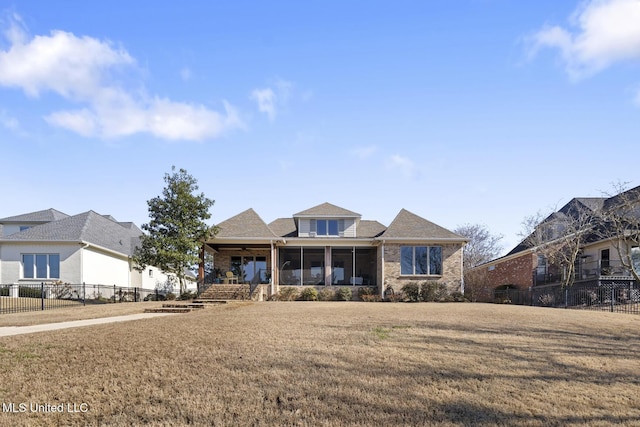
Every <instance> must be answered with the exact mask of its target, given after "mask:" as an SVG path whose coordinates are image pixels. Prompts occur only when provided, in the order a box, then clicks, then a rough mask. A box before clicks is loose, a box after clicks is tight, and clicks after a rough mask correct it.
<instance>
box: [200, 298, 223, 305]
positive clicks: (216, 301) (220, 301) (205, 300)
mask: <svg viewBox="0 0 640 427" xmlns="http://www.w3.org/2000/svg"><path fill="white" fill-rule="evenodd" d="M193 302H195V303H198V304H226V303H227V302H229V301H228V300H226V299H208V298H198V299H196V300H193Z"/></svg>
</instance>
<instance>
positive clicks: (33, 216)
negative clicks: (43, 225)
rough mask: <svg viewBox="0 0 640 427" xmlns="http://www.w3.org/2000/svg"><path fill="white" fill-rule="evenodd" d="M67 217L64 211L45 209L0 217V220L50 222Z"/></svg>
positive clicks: (4, 221) (6, 221)
mask: <svg viewBox="0 0 640 427" xmlns="http://www.w3.org/2000/svg"><path fill="white" fill-rule="evenodd" d="M64 218H69V215H67V214H66V213H63V212H60V211H58V210H55V209H45V210H42V211H36V212H30V213H26V214H22V215H15V216H9V217H6V218H2V219H0V222H3V223H8V222H30V223H34V222H51V221H58V220H60V219H64Z"/></svg>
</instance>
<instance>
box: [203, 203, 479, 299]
mask: <svg viewBox="0 0 640 427" xmlns="http://www.w3.org/2000/svg"><path fill="white" fill-rule="evenodd" d="M218 228H219V232H218V233H217V234H216V236H215V237H213V238H211V239H209V240H208V241H207V242H206V243H205V248H204V249H205V250H204V251H203V253H207V254H209V256H211V254H212V257H213V266H210V268H209V269H208V271H215V272H216V273H217V274H216V275H220V274H222V276H223V277H222V280H224V276H225V275H226V273H227V272H230V273H229V274H230V275H231V276H233V277H236V278H238V281H239V282H241V283H252V284H269V286H267V288H268V289H269V292H268V294H271V295H273V294H275V293H277V292H278V290H279V288H280V287H281V286H371V287H377V288H378V290H379V292H380V294H381V295H384V293H385V291H386V290H388V289H393V290H395V291H399V290H401V288H402V286H403V285H404V284H406V283H409V282H419V281H437V282H442V283H446V284H447V287H448V289H449V291H450V292H456V291H457V292H462V291H463V290H464V284H463V280H462V250H463V249H462V248H463V246H464V245H465V243H466V242H467V239H465V238H464V237H462V236H459V235H457V234H455V233H453V232H451V231H449V230H447V229H445V228H443V227H440V226H438V225H436V224H434V223H432V222H430V221H427V220H426V219H424V218H421V217H419V216H417V215H415V214H413V213H411V212H409V211H407V210H405V209H402V210H401V211H400V213H398V215H397V216H396V218H395V219H394V220H393V222H392V223H391V224H390V225H389V227H386V226H384V225H383V224H381V223H379V222H378V221H371V220H364V219H362V218H361V215H360V214H358V213H355V212H352V211H350V210H347V209H343V208H341V207H338V206H335V205H332V204H330V203H323V204H321V205H318V206H315V207H313V208H310V209H307V210H304V211H302V212H298V213H297V214H294V215H293V217H290V218H280V219H276V220H275V221H273V222H271V223H270V224H266V223H265V222H264V221H263V220H262V219H261V218H260V216H258V214H257V213H256V212H255V211H254V210H253V209H248V210H246V211H244V212H242V213H240V214H238V215H236V216H234V217H232V218H229V219H228V220H226V221H223V222H221V223H220V224H218ZM203 264H204V262H203ZM204 271H205V268H204V265H203V266H201V269H200V276H201V278H204V282H205V284H208V283H215V282H219V281H220V278H217V277H213V276H211V275H208V276H207V277H204V276H205V274H204Z"/></svg>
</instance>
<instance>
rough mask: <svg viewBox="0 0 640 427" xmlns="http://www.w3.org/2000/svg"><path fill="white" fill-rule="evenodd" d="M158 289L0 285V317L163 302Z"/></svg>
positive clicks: (43, 284) (68, 285)
mask: <svg viewBox="0 0 640 427" xmlns="http://www.w3.org/2000/svg"><path fill="white" fill-rule="evenodd" d="M162 298H163V295H161V294H159V292H158V290H153V289H143V288H129V287H121V286H115V285H113V286H107V285H89V284H84V283H83V284H81V285H74V284H68V283H64V284H54V283H40V284H20V285H0V314H5V313H19V312H25V311H38V310H49V309H54V308H62V307H73V306H83V305H87V304H105V303H122V302H138V301H149V300H154V301H155V300H159V299H162Z"/></svg>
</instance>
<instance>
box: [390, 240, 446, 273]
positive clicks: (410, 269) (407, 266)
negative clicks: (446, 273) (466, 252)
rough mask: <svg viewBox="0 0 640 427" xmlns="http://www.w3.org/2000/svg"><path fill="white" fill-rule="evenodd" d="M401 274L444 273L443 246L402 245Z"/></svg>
mask: <svg viewBox="0 0 640 427" xmlns="http://www.w3.org/2000/svg"><path fill="white" fill-rule="evenodd" d="M400 274H403V275H440V274H442V248H441V247H440V246H401V247H400Z"/></svg>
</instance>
